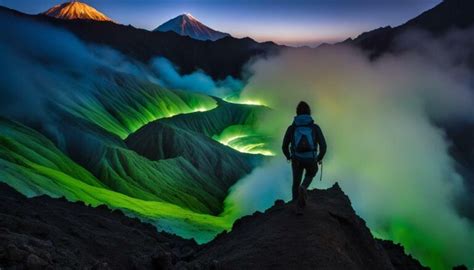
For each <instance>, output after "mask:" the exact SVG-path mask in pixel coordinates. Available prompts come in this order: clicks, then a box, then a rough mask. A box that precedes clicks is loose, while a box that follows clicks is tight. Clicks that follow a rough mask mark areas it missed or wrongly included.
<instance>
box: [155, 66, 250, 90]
mask: <svg viewBox="0 0 474 270" xmlns="http://www.w3.org/2000/svg"><path fill="white" fill-rule="evenodd" d="M151 66H152V69H153V70H154V71H155V73H156V74H157V75H158V78H159V82H160V84H161V85H163V86H165V87H167V88H170V89H181V90H189V91H195V92H200V93H203V94H207V95H211V96H216V97H220V98H225V97H227V96H231V95H234V94H235V93H237V92H239V91H240V90H242V88H243V83H242V82H241V81H240V80H237V79H234V78H233V77H231V76H227V77H226V78H225V79H224V80H222V81H214V80H213V79H212V78H211V77H210V76H209V75H207V74H205V73H204V72H203V71H200V70H198V71H195V72H193V73H191V74H186V75H181V74H179V71H178V68H177V67H175V66H174V65H173V63H171V62H170V61H169V60H168V59H166V58H164V57H157V58H155V59H153V60H152V61H151Z"/></svg>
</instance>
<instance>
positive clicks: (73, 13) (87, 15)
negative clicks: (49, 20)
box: [42, 1, 112, 22]
mask: <svg viewBox="0 0 474 270" xmlns="http://www.w3.org/2000/svg"><path fill="white" fill-rule="evenodd" d="M42 14H44V15H47V16H51V17H54V18H57V19H64V20H94V21H110V22H111V21H112V19H110V18H109V17H107V16H105V15H104V14H103V13H101V12H99V11H97V10H96V9H95V8H93V7H91V6H89V5H87V4H84V3H81V2H79V1H71V2H66V3H63V4H59V5H56V6H54V7H52V8H50V9H48V10H46V11H45V12H43V13H42Z"/></svg>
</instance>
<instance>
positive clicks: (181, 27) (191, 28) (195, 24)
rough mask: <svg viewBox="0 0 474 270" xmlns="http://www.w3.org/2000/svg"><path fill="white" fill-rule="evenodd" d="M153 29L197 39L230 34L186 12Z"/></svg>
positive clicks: (218, 37)
mask: <svg viewBox="0 0 474 270" xmlns="http://www.w3.org/2000/svg"><path fill="white" fill-rule="evenodd" d="M153 31H160V32H168V31H173V32H175V33H178V34H180V35H182V36H188V37H192V38H194V39H198V40H212V41H216V40H218V39H221V38H223V37H227V36H230V35H229V34H227V33H223V32H219V31H216V30H214V29H212V28H210V27H208V26H206V25H204V24H203V23H201V22H200V21H198V20H197V19H196V18H194V17H193V16H192V15H191V14H189V13H186V14H182V15H179V16H178V17H176V18H174V19H171V20H169V21H167V22H165V23H164V24H162V25H160V26H158V27H157V28H156V29H155V30H153Z"/></svg>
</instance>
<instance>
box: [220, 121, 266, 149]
mask: <svg viewBox="0 0 474 270" xmlns="http://www.w3.org/2000/svg"><path fill="white" fill-rule="evenodd" d="M212 138H213V139H214V140H216V141H218V142H220V143H222V144H224V145H227V146H229V147H231V148H233V149H235V150H237V151H239V152H242V153H249V154H260V155H265V156H274V155H275V154H274V153H273V152H272V151H271V150H270V147H269V145H268V142H269V141H270V138H268V137H267V136H264V135H261V134H258V133H257V132H256V131H255V128H253V127H252V126H249V125H233V126H230V127H228V128H226V129H224V131H222V132H221V134H218V135H214V136H213V137H212Z"/></svg>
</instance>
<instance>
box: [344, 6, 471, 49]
mask: <svg viewBox="0 0 474 270" xmlns="http://www.w3.org/2000/svg"><path fill="white" fill-rule="evenodd" d="M473 10H474V1H472V0H445V1H443V2H441V3H440V4H438V5H436V6H435V7H433V8H432V9H430V10H427V11H425V12H423V13H422V14H420V15H419V16H417V17H415V18H413V19H411V20H409V21H407V22H406V23H404V24H402V25H399V26H397V27H390V26H386V27H381V28H378V29H375V30H372V31H369V32H365V33H362V34H361V35H359V36H358V37H357V38H355V39H347V40H345V41H344V42H343V43H345V44H353V45H356V46H358V47H360V48H362V49H364V50H367V51H369V52H370V55H371V56H372V57H377V56H379V55H381V54H383V53H384V52H388V51H393V49H394V48H393V47H392V46H393V41H394V40H395V38H396V37H397V36H398V35H399V34H401V33H403V32H405V31H407V30H411V29H420V30H425V31H428V32H429V33H431V34H432V35H434V36H439V35H442V34H444V33H445V32H446V31H449V30H450V29H466V28H469V27H472V26H474V16H473V15H472V11H473Z"/></svg>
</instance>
